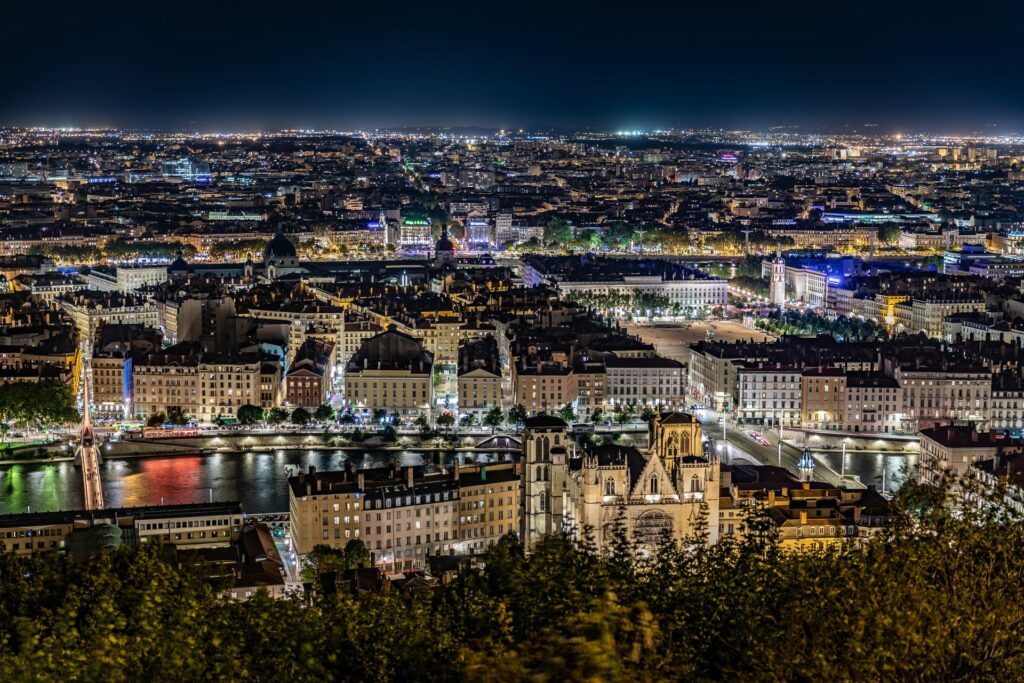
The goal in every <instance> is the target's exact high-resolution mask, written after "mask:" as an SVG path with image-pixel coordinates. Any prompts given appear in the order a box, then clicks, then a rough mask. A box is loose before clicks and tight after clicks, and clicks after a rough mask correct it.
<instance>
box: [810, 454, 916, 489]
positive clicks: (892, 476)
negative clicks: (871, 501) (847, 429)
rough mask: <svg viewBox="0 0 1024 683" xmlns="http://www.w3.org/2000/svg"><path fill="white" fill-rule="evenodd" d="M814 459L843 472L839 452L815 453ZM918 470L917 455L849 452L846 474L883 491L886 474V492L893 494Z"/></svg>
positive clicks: (841, 457)
mask: <svg viewBox="0 0 1024 683" xmlns="http://www.w3.org/2000/svg"><path fill="white" fill-rule="evenodd" d="M814 457H815V458H817V459H818V460H820V461H821V462H823V463H825V464H826V465H828V466H829V468H831V469H833V470H835V471H836V472H841V471H842V470H841V469H840V468H841V466H842V459H843V456H842V454H841V453H840V452H837V451H815V452H814ZM916 468H917V455H916V454H909V455H904V454H896V453H886V454H882V453H860V452H857V451H847V453H846V474H852V475H854V476H856V477H858V478H859V479H860V481H861V483H862V484H864V485H865V486H874V487H875V488H876V489H878V490H879V491H881V490H882V472H885V490H886V491H888V492H890V493H891V492H893V491H895V490H896V489H898V488H899V487H900V485H901V484H903V482H904V481H906V480H907V478H908V476H913V475H914V472H915V469H916Z"/></svg>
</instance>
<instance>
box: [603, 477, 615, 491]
mask: <svg viewBox="0 0 1024 683" xmlns="http://www.w3.org/2000/svg"><path fill="white" fill-rule="evenodd" d="M604 495H606V496H614V495H615V480H614V479H612V478H611V477H608V478H607V479H605V482H604Z"/></svg>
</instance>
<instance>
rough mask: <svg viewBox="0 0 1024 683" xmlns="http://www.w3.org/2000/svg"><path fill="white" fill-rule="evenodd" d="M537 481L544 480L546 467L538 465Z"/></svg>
mask: <svg viewBox="0 0 1024 683" xmlns="http://www.w3.org/2000/svg"><path fill="white" fill-rule="evenodd" d="M537 481H544V468H543V467H541V466H540V465H537Z"/></svg>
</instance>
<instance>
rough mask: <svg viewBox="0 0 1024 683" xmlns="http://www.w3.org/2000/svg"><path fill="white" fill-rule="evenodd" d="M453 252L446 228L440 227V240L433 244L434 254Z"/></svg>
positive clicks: (452, 245)
mask: <svg viewBox="0 0 1024 683" xmlns="http://www.w3.org/2000/svg"><path fill="white" fill-rule="evenodd" d="M454 251H455V245H454V244H452V241H451V240H450V239H448V226H447V225H445V226H442V227H441V239H439V240H438V241H437V242H436V243H435V244H434V253H435V254H441V253H448V254H451V253H453V252H454Z"/></svg>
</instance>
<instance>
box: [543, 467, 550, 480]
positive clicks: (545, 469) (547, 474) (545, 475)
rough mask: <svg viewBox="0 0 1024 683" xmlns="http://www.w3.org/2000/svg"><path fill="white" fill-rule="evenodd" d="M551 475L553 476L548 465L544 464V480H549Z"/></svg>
mask: <svg viewBox="0 0 1024 683" xmlns="http://www.w3.org/2000/svg"><path fill="white" fill-rule="evenodd" d="M550 476H551V473H550V472H548V466H547V465H545V466H544V481H548V477H550Z"/></svg>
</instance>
